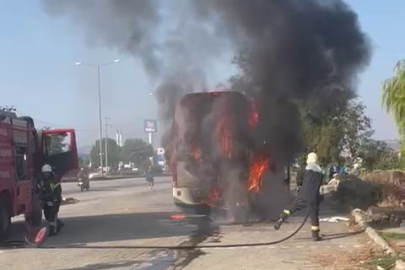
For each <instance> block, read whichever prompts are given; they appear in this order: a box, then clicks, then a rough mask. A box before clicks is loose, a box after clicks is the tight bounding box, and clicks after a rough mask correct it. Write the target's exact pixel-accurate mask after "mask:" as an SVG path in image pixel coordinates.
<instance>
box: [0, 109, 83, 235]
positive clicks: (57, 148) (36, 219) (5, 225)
mask: <svg viewBox="0 0 405 270" xmlns="http://www.w3.org/2000/svg"><path fill="white" fill-rule="evenodd" d="M45 163H48V164H50V165H51V166H53V168H54V169H55V172H56V174H57V175H58V176H59V177H62V176H63V175H64V174H65V173H66V172H68V171H70V170H73V169H77V168H78V158H77V147H76V139H75V132H74V130H73V129H66V130H46V131H41V132H37V131H36V129H35V127H34V121H33V120H32V118H30V117H17V116H16V114H15V113H13V112H8V111H2V110H0V240H2V239H5V238H7V237H8V235H9V232H10V224H11V217H14V216H18V215H21V214H24V215H25V217H26V218H27V219H30V221H31V222H32V223H34V224H40V223H41V219H42V209H41V204H40V201H39V197H38V190H37V188H36V187H37V181H38V178H39V177H40V173H41V171H40V170H41V167H42V165H43V164H45Z"/></svg>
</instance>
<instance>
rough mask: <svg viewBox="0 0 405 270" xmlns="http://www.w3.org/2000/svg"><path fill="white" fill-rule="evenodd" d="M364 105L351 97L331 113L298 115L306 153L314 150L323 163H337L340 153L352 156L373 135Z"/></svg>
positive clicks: (340, 158)
mask: <svg viewBox="0 0 405 270" xmlns="http://www.w3.org/2000/svg"><path fill="white" fill-rule="evenodd" d="M364 109H365V108H364V106H363V105H362V104H361V103H360V102H358V101H357V100H355V99H352V100H350V101H348V102H347V103H346V105H345V107H343V108H342V109H341V110H338V111H336V112H334V113H333V114H326V115H320V116H318V117H314V116H312V115H303V116H302V125H303V135H304V141H305V142H304V144H305V145H306V150H307V151H306V152H309V151H316V152H317V153H318V156H319V158H320V160H323V162H325V163H329V162H332V161H333V162H341V161H342V159H343V157H342V156H345V155H346V156H348V155H349V154H350V156H352V157H356V156H358V155H359V150H360V147H361V146H362V145H363V144H364V143H365V142H366V141H368V140H369V139H370V137H371V135H372V134H373V132H374V131H373V130H372V128H371V120H370V118H368V117H367V116H365V114H364Z"/></svg>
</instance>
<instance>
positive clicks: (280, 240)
mask: <svg viewBox="0 0 405 270" xmlns="http://www.w3.org/2000/svg"><path fill="white" fill-rule="evenodd" d="M308 217H309V212H308V213H307V215H306V216H305V218H304V220H303V221H302V223H301V224H300V226H299V227H298V228H297V229H296V230H295V231H294V232H293V233H291V234H290V235H288V236H286V237H284V238H282V239H279V240H277V241H272V242H264V243H247V244H227V245H189V246H148V245H140V246H78V245H67V246H50V247H49V246H48V247H41V248H45V249H48V248H51V249H60V248H78V249H153V250H159V249H160V250H162V249H164V250H191V249H211V248H217V249H218V248H242V247H259V246H271V245H276V244H279V243H282V242H285V241H287V240H288V239H290V238H292V237H293V236H294V235H296V234H297V233H298V232H299V231H300V230H301V229H302V227H304V225H305V223H306V221H307V220H308Z"/></svg>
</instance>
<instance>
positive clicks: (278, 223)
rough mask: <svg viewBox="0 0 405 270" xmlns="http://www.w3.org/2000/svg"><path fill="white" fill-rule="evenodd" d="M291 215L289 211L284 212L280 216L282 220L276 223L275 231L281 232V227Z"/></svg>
mask: <svg viewBox="0 0 405 270" xmlns="http://www.w3.org/2000/svg"><path fill="white" fill-rule="evenodd" d="M289 215H290V211H289V210H284V212H283V213H282V214H281V215H280V218H279V219H278V220H277V221H276V224H274V229H276V230H280V228H281V225H282V224H283V223H284V221H285V220H286V219H287V218H288V216H289Z"/></svg>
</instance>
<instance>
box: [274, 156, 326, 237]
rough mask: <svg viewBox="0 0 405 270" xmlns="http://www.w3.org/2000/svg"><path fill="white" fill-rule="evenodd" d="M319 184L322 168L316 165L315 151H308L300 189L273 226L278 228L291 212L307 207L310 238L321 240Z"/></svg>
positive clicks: (320, 183)
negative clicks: (309, 220) (309, 221)
mask: <svg viewBox="0 0 405 270" xmlns="http://www.w3.org/2000/svg"><path fill="white" fill-rule="evenodd" d="M321 185H322V169H321V167H320V166H319V165H318V156H317V155H316V154H315V153H310V154H309V155H308V158H307V166H306V168H305V172H304V177H303V181H302V188H301V191H300V192H299V193H298V195H297V198H296V199H295V200H294V202H293V203H292V204H291V205H290V206H289V207H287V208H286V209H284V212H283V213H282V214H281V215H280V218H279V219H278V220H277V222H276V224H275V225H274V228H275V229H276V230H279V229H280V227H281V225H282V224H283V222H284V221H285V220H286V219H287V218H288V217H289V216H290V215H291V214H293V213H295V212H297V211H299V210H302V209H305V208H308V210H309V217H310V219H311V231H312V239H313V240H314V241H319V240H321V238H320V236H319V204H320V202H321V195H320V192H319V189H320V187H321Z"/></svg>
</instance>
